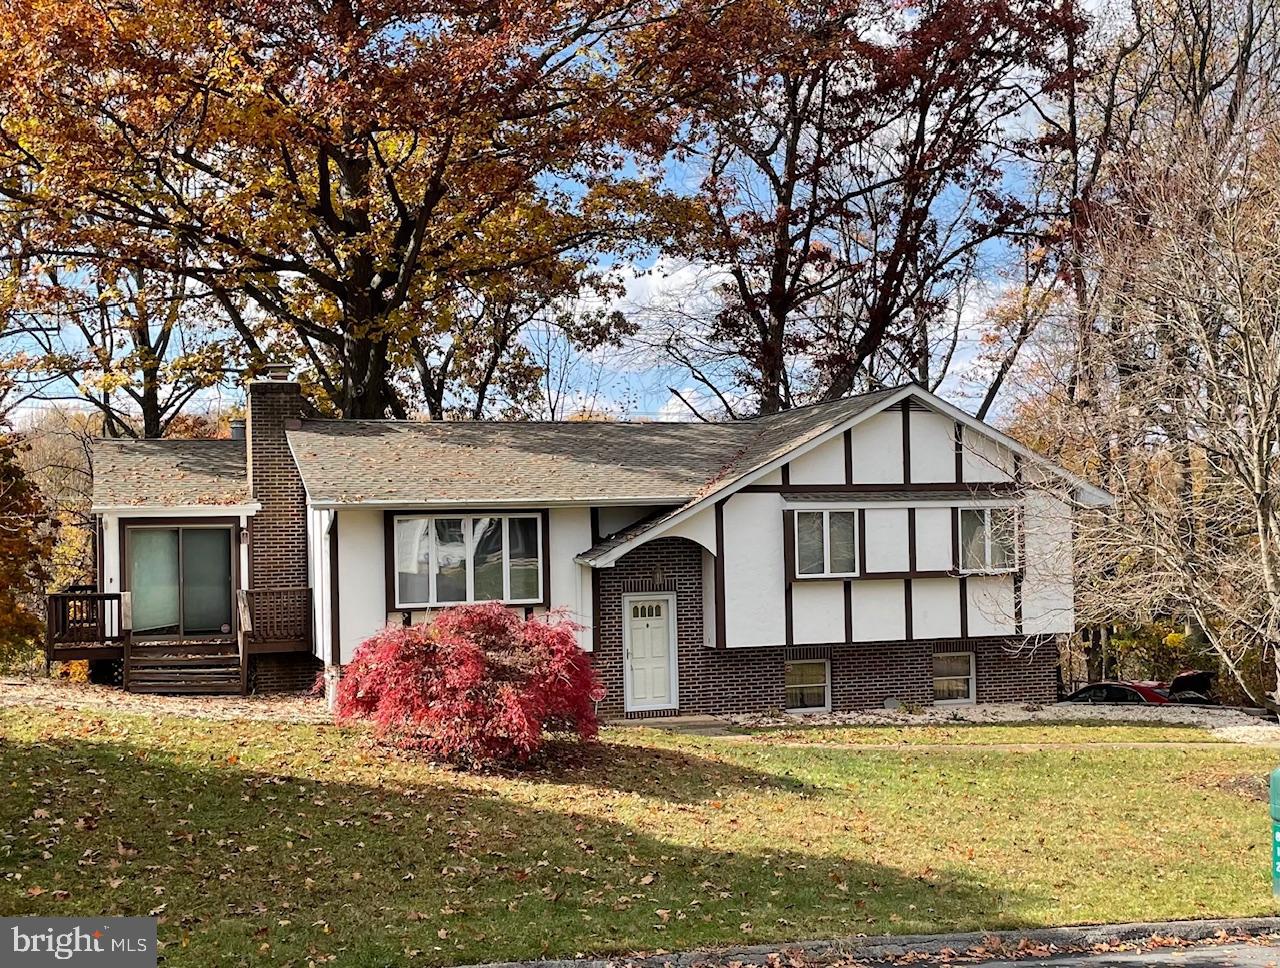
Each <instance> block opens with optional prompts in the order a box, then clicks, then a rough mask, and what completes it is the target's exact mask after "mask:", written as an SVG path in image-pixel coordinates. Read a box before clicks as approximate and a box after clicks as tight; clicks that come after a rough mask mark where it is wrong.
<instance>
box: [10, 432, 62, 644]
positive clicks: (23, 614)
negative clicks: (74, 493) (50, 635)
mask: <svg viewBox="0 0 1280 968" xmlns="http://www.w3.org/2000/svg"><path fill="white" fill-rule="evenodd" d="M24 446H25V444H24V442H23V440H22V438H21V436H20V435H17V434H15V433H13V432H12V430H10V429H9V427H8V426H7V425H5V426H4V427H3V428H2V429H0V664H5V663H7V662H8V661H9V660H11V659H13V658H14V657H15V656H16V655H18V654H20V653H22V652H24V651H26V650H29V649H30V648H31V647H32V646H33V645H34V643H35V641H36V640H37V638H38V637H39V635H40V633H41V623H40V612H39V609H40V596H41V595H42V594H43V593H44V590H45V583H46V581H47V580H48V577H49V571H48V566H49V561H50V557H51V552H52V546H53V534H54V532H53V527H52V522H51V519H50V517H49V514H48V511H47V509H46V507H45V504H44V500H43V497H42V496H41V494H40V491H39V489H38V488H37V487H36V486H35V484H34V483H33V482H32V481H31V480H30V479H29V478H28V476H27V474H26V472H25V470H24V469H23V466H22V462H21V460H20V459H19V458H20V453H21V451H22V450H23V448H24Z"/></svg>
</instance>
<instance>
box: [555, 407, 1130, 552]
mask: <svg viewBox="0 0 1280 968" xmlns="http://www.w3.org/2000/svg"><path fill="white" fill-rule="evenodd" d="M904 400H909V401H913V402H915V403H918V404H921V405H923V406H924V407H925V408H926V409H929V410H933V411H935V412H937V413H940V414H943V415H944V416H947V417H950V418H951V419H953V420H956V421H957V422H959V423H960V424H961V425H963V426H965V427H967V428H969V429H970V430H972V431H974V432H975V433H978V434H981V435H982V436H984V437H986V438H987V439H989V440H992V441H994V442H996V443H998V444H999V445H1001V446H1003V447H1006V448H1008V449H1009V450H1010V451H1011V452H1012V453H1015V454H1017V455H1018V456H1019V457H1020V458H1022V459H1023V460H1026V461H1028V462H1030V463H1032V464H1034V465H1035V466H1038V467H1041V468H1043V469H1044V470H1046V471H1048V472H1049V473H1051V474H1053V475H1054V476H1056V477H1058V478H1059V479H1061V480H1063V481H1064V482H1065V483H1067V484H1068V485H1069V486H1070V487H1071V489H1072V490H1073V491H1074V492H1075V496H1076V499H1077V500H1078V501H1080V503H1082V504H1084V505H1086V506H1106V505H1109V504H1110V503H1111V501H1112V500H1113V499H1112V497H1111V495H1110V494H1109V493H1107V492H1106V491H1104V490H1103V489H1102V488H1099V487H1096V486H1095V485H1093V484H1090V483H1089V482H1088V481H1085V480H1083V479H1081V478H1079V477H1076V476H1075V475H1074V474H1072V473H1070V472H1069V471H1067V470H1066V469H1065V468H1062V467H1059V466H1058V465H1057V464H1054V463H1053V462H1052V461H1050V460H1048V459H1047V458H1045V457H1043V456H1041V455H1040V454H1037V453H1036V452H1035V451H1033V450H1030V449H1029V448H1028V447H1026V446H1024V445H1023V444H1021V443H1019V442H1018V441H1017V440H1015V439H1014V438H1012V437H1010V436H1009V435H1008V434H1004V433H1001V432H1000V431H998V430H996V429H995V428H994V427H991V426H990V425H988V424H986V423H983V422H982V421H981V420H979V419H978V418H977V417H974V416H971V415H970V414H967V413H965V412H964V411H963V410H961V409H959V408H958V407H955V406H952V405H951V404H949V403H947V402H946V401H945V400H943V399H941V398H940V397H938V396H936V395H935V394H933V393H931V392H929V391H928V390H926V389H925V388H924V387H922V386H920V385H919V384H916V383H909V384H906V385H904V386H901V387H895V388H893V389H891V390H883V391H879V392H877V393H870V394H863V395H862V396H859V397H848V398H846V399H845V400H842V401H835V404H840V403H844V404H852V406H849V407H848V409H847V410H845V411H843V412H839V411H836V410H834V407H835V404H823V405H819V406H824V407H832V408H833V410H832V416H833V417H834V418H835V419H832V420H826V421H821V420H820V421H818V422H817V425H816V426H810V427H809V429H808V430H807V432H805V433H803V434H801V435H799V436H797V437H795V438H793V439H791V440H790V442H789V443H788V442H787V438H786V436H785V431H784V428H785V427H787V426H788V424H787V422H784V418H787V417H788V415H790V414H796V413H799V412H800V411H784V412H783V413H781V414H776V415H774V416H772V417H764V418H757V419H760V420H763V421H779V423H778V424H777V425H776V427H777V431H776V432H775V433H772V434H770V435H769V436H770V438H771V440H770V443H769V444H762V445H761V446H758V447H756V448H755V453H754V454H750V453H747V454H744V455H743V456H742V457H740V458H739V460H738V461H737V462H736V464H735V467H736V468H741V470H740V472H737V473H732V474H728V475H725V476H724V477H722V478H721V479H720V480H719V481H716V482H712V486H709V487H708V488H704V489H703V491H702V492H700V493H699V494H698V495H695V497H694V498H693V499H691V500H690V501H688V502H686V503H685V504H683V505H681V506H680V507H678V508H675V509H673V510H672V511H670V512H669V513H667V514H664V515H661V516H658V517H656V518H654V519H651V520H649V521H648V522H647V523H646V524H644V526H640V527H638V526H633V527H632V528H631V529H628V531H627V533H626V535H625V537H624V536H621V535H615V536H613V538H612V539H609V540H606V541H604V542H601V543H600V544H598V545H596V546H595V547H594V548H591V549H590V550H589V551H587V552H585V553H584V554H581V555H579V556H578V558H577V560H578V561H580V562H582V563H583V564H589V565H592V566H593V567H597V568H600V567H608V566H609V565H612V564H613V563H614V562H615V561H617V560H618V559H619V558H621V557H622V556H623V555H624V554H626V553H627V552H628V551H630V550H631V549H632V548H634V547H635V546H636V545H638V544H642V543H644V542H645V541H649V540H652V539H653V538H656V537H658V536H659V535H661V534H662V533H664V532H666V531H667V530H669V529H670V528H672V527H674V526H675V525H676V524H678V523H680V522H681V521H684V520H686V519H688V518H690V517H692V516H693V515H694V514H696V513H697V512H698V511H700V510H702V509H703V508H705V507H706V506H707V505H708V504H710V503H712V502H713V501H718V500H722V499H724V498H727V497H729V496H730V495H732V494H733V493H734V492H736V491H739V490H741V489H742V488H744V487H747V486H748V485H750V484H752V483H754V482H755V481H758V480H759V479H760V478H762V477H764V476H765V475H767V474H769V473H771V472H772V471H774V470H776V469H778V468H779V467H781V466H782V465H783V464H785V463H788V462H789V461H791V460H794V459H795V458H796V457H799V456H801V455H802V454H805V453H807V452H808V451H810V450H812V449H814V448H815V447H819V446H821V445H822V444H823V443H825V442H827V441H828V440H830V439H832V438H833V437H835V436H837V435H838V434H842V433H844V432H845V431H846V430H849V429H852V428H853V427H856V426H857V425H858V424H860V423H862V422H863V421H864V420H867V419H869V418H871V417H873V416H875V415H876V414H878V413H881V412H883V411H885V410H887V409H889V408H890V407H892V406H894V405H896V404H900V403H902V402H903V401H904ZM774 443H776V446H773V444H774ZM751 450H752V448H748V451H751ZM757 458H758V459H757ZM748 464H750V465H751V466H749V467H748V466H746V465H748ZM619 538H620V539H621V540H613V539H619Z"/></svg>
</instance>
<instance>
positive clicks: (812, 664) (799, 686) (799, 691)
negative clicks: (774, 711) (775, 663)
mask: <svg viewBox="0 0 1280 968" xmlns="http://www.w3.org/2000/svg"><path fill="white" fill-rule="evenodd" d="M785 675H786V703H787V712H789V713H828V712H830V711H831V663H830V662H829V661H827V660H826V659H806V660H803V661H799V662H788V663H787V665H786V671H785Z"/></svg>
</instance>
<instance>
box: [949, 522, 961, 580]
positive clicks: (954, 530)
mask: <svg viewBox="0 0 1280 968" xmlns="http://www.w3.org/2000/svg"><path fill="white" fill-rule="evenodd" d="M951 569H952V570H953V571H959V570H960V509H959V508H952V509H951Z"/></svg>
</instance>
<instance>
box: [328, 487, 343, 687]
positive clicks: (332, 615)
mask: <svg viewBox="0 0 1280 968" xmlns="http://www.w3.org/2000/svg"><path fill="white" fill-rule="evenodd" d="M339 597H340V587H339V584H338V512H337V511H334V512H333V521H331V522H330V523H329V664H330V665H335V666H338V665H342V621H341V618H340V615H341V613H340V611H339V607H338V605H339Z"/></svg>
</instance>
